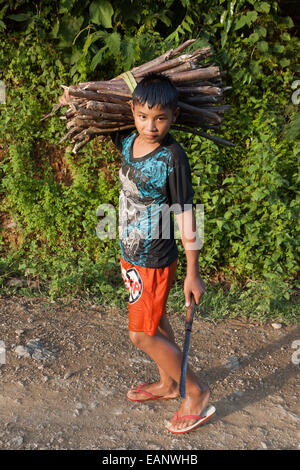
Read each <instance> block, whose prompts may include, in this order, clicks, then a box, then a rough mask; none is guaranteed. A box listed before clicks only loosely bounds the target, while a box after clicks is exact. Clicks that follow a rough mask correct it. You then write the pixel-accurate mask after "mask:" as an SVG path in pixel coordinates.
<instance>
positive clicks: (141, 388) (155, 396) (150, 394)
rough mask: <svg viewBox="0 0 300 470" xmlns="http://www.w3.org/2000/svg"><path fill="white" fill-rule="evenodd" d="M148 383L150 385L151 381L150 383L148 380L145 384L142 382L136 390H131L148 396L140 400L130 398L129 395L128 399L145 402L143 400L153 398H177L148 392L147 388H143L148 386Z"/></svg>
mask: <svg viewBox="0 0 300 470" xmlns="http://www.w3.org/2000/svg"><path fill="white" fill-rule="evenodd" d="M146 385H150V383H149V382H146V383H144V384H141V385H139V386H138V388H137V389H135V390H134V389H132V390H131V391H132V392H133V393H140V394H141V395H146V396H147V397H148V398H145V399H141V400H139V399H134V398H129V397H128V396H127V398H128V400H130V401H138V402H143V401H151V400H152V401H154V400H161V401H162V400H172V399H173V398H176V397H159V396H157V395H152V393H150V392H147V391H146V390H143V388H144V387H146Z"/></svg>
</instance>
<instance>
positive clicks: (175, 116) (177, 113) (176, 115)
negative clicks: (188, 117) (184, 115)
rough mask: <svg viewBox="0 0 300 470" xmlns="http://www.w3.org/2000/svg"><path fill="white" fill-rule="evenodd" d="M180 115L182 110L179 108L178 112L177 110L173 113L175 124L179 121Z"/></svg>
mask: <svg viewBox="0 0 300 470" xmlns="http://www.w3.org/2000/svg"><path fill="white" fill-rule="evenodd" d="M179 114H180V108H179V107H177V108H176V110H175V112H174V113H173V122H176V120H177V118H178V116H179Z"/></svg>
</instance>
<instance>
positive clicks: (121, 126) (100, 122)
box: [43, 39, 233, 153]
mask: <svg viewBox="0 0 300 470" xmlns="http://www.w3.org/2000/svg"><path fill="white" fill-rule="evenodd" d="M194 41H195V40H194V39H191V40H189V41H186V42H185V43H184V44H182V45H181V46H179V47H177V48H176V49H174V50H173V49H171V50H170V51H168V52H166V53H165V54H163V55H161V56H159V57H157V58H156V59H154V60H152V61H150V62H147V63H145V64H143V65H140V66H138V67H135V68H133V69H132V70H131V71H130V72H131V73H130V75H129V79H130V78H131V80H133V81H134V82H136V83H138V82H139V81H140V80H142V78H143V77H144V76H145V75H146V74H147V73H149V72H159V73H163V74H164V75H166V76H168V77H169V78H171V79H172V81H173V83H174V84H175V86H176V88H177V89H178V92H179V102H178V106H179V108H180V114H179V117H178V118H177V122H176V124H173V125H172V129H176V130H180V131H184V132H190V133H193V134H196V135H200V136H202V137H204V138H208V139H211V140H213V141H214V142H216V143H218V144H223V145H233V144H232V143H231V142H228V141H226V140H224V139H222V138H220V137H217V136H215V135H211V134H207V133H206V132H204V131H203V130H200V129H204V130H207V129H213V130H216V131H218V130H219V129H220V125H221V123H222V121H223V118H224V116H223V114H224V112H225V111H227V110H229V109H231V106H229V105H224V104H220V103H222V102H223V92H224V91H226V90H227V89H230V88H231V87H225V88H223V87H222V76H223V75H224V73H225V72H220V70H219V67H218V66H214V65H209V66H203V65H202V66H201V60H203V59H204V58H206V57H208V56H210V55H212V52H211V49H210V48H209V47H203V48H201V49H198V50H196V51H194V52H191V53H186V54H182V51H184V49H186V48H187V47H188V46H190V45H191V44H192V43H194ZM125 78H126V77H125ZM63 88H65V89H67V90H68V96H69V98H68V105H69V109H68V110H67V111H66V112H65V114H64V116H61V117H60V119H65V120H67V129H69V131H68V132H67V134H66V135H65V136H64V137H63V138H62V139H61V140H60V142H59V143H61V142H63V141H65V140H66V139H69V140H70V141H71V142H75V146H74V148H73V153H76V152H77V150H78V149H79V148H82V147H83V146H84V145H85V144H86V143H87V142H89V141H91V140H92V139H93V138H94V137H96V136H105V135H107V134H110V133H111V132H114V131H118V130H125V129H133V128H134V127H135V126H134V121H133V116H132V113H131V109H130V103H129V102H130V100H131V97H132V92H131V91H130V83H129V84H128V80H125V79H124V78H123V76H118V77H116V78H113V79H112V80H108V81H97V82H87V83H80V84H79V85H73V86H69V87H65V86H63ZM61 106H62V105H61V104H58V105H56V106H55V107H54V109H53V111H52V112H51V113H50V114H48V115H47V116H45V117H44V118H43V119H46V118H47V117H48V116H50V115H52V114H53V113H54V112H56V111H57V109H59V108H60V107H61Z"/></svg>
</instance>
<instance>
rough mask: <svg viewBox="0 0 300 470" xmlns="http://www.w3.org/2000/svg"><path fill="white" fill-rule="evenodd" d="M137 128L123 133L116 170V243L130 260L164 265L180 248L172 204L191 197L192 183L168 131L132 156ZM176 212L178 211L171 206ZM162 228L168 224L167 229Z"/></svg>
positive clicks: (150, 264)
mask: <svg viewBox="0 0 300 470" xmlns="http://www.w3.org/2000/svg"><path fill="white" fill-rule="evenodd" d="M136 136H137V133H136V132H133V133H131V134H130V135H129V136H126V137H123V138H122V143H121V145H120V147H118V148H119V149H120V150H122V155H123V159H122V164H121V168H120V171H119V177H120V183H121V191H120V197H119V245H120V248H121V253H122V257H123V258H124V260H126V261H128V262H130V263H131V264H134V265H138V266H144V267H152V268H156V267H163V266H168V265H169V264H171V263H172V262H173V261H174V260H175V259H176V257H177V255H178V251H177V246H176V242H175V240H174V226H173V220H172V217H171V215H172V214H171V211H174V209H173V208H172V209H171V210H170V208H171V207H173V205H174V204H175V205H176V204H177V205H178V206H179V207H180V210H182V209H181V208H182V207H183V205H184V204H190V203H191V202H192V196H193V191H192V185H191V177H190V170H189V165H188V160H187V157H186V154H185V152H184V150H183V149H182V148H181V147H180V145H179V144H178V143H177V142H176V141H175V140H174V139H173V137H172V136H171V135H168V136H166V137H165V138H164V141H163V142H162V143H161V145H160V146H159V147H157V148H156V149H155V150H153V151H152V152H150V153H149V154H147V155H145V156H144V157H139V158H134V157H133V155H132V148H133V142H134V140H135V138H136ZM175 213H178V212H175ZM165 228H166V230H165Z"/></svg>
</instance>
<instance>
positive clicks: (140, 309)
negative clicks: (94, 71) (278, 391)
mask: <svg viewBox="0 0 300 470" xmlns="http://www.w3.org/2000/svg"><path fill="white" fill-rule="evenodd" d="M177 100H178V92H177V89H176V88H175V86H174V85H173V83H172V82H171V80H170V79H168V78H167V77H165V76H164V75H162V74H155V73H150V74H148V75H146V76H145V77H144V78H143V80H142V81H141V82H140V83H139V84H138V85H137V86H136V88H135V90H134V92H133V95H132V102H131V110H132V113H133V117H134V122H135V127H136V130H137V132H131V133H130V134H129V135H128V134H127V135H126V134H125V135H124V133H115V134H113V135H111V137H112V139H113V141H114V143H115V145H116V146H117V147H118V148H119V149H120V150H121V151H122V154H123V159H122V165H121V169H120V180H121V194H120V207H119V235H120V240H119V244H120V248H121V256H120V261H121V272H122V276H123V279H124V282H125V285H126V287H127V288H128V290H129V303H128V312H129V336H130V339H131V341H132V342H133V344H134V345H135V346H136V347H138V348H139V349H141V350H142V351H144V352H145V353H146V354H148V355H149V356H150V357H151V358H152V359H153V360H154V362H155V363H156V365H157V367H158V371H159V374H160V381H159V382H156V383H152V384H149V383H146V384H141V385H139V386H137V387H133V388H132V389H131V390H129V391H128V394H127V398H128V399H129V400H130V401H138V402H142V401H149V400H169V399H172V398H176V397H177V396H178V395H179V379H180V372H181V360H182V353H181V351H180V349H179V348H178V346H177V345H176V344H175V340H174V334H173V331H172V328H171V326H170V324H169V321H168V319H167V316H166V303H167V298H168V294H169V291H170V288H171V285H172V282H173V279H174V275H175V270H176V265H177V257H178V250H177V246H176V242H175V239H174V227H173V222H172V219H171V214H170V211H168V210H167V209H168V208H170V207H171V206H172V208H175V210H174V213H175V214H176V219H177V223H178V226H179V229H180V234H181V239H182V242H183V246H184V249H185V253H186V257H187V274H186V278H185V282H184V293H185V300H186V305H187V306H188V305H189V304H190V302H191V299H192V296H194V299H195V303H196V304H199V302H200V297H201V295H202V294H203V293H204V292H205V284H204V282H203V281H202V279H201V278H200V276H199V270H198V255H199V253H198V250H197V249H195V248H192V249H189V247H190V246H191V244H190V242H191V241H192V242H193V241H195V229H196V227H195V217H194V213H193V209H192V202H193V189H192V184H191V175H190V168H189V164H188V159H187V156H186V154H185V152H184V150H183V149H182V147H181V146H180V145H179V144H178V143H177V142H176V141H175V140H174V139H173V137H172V136H171V135H170V134H169V132H168V131H169V128H170V126H171V124H172V123H173V122H175V120H176V118H177V116H178V113H179V108H178V107H177ZM61 103H62V104H64V102H63V101H61ZM193 239H194V240H193ZM209 395H210V392H209V389H208V387H207V385H205V384H203V383H201V382H200V381H199V379H198V378H197V377H196V375H195V374H194V373H193V372H192V370H191V369H190V368H188V370H187V376H186V398H185V399H184V400H183V401H182V403H181V407H180V409H179V410H178V412H176V414H175V416H174V417H173V418H172V419H171V420H170V422H169V423H168V424H167V426H166V428H167V429H168V431H170V432H172V433H176V434H182V433H185V432H189V431H191V430H192V429H195V428H196V427H198V426H199V425H200V424H201V423H202V422H204V421H206V420H207V419H209V418H210V417H211V416H213V414H214V412H215V409H214V407H212V406H211V407H209V408H208V409H206V405H207V403H208V400H209Z"/></svg>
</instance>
